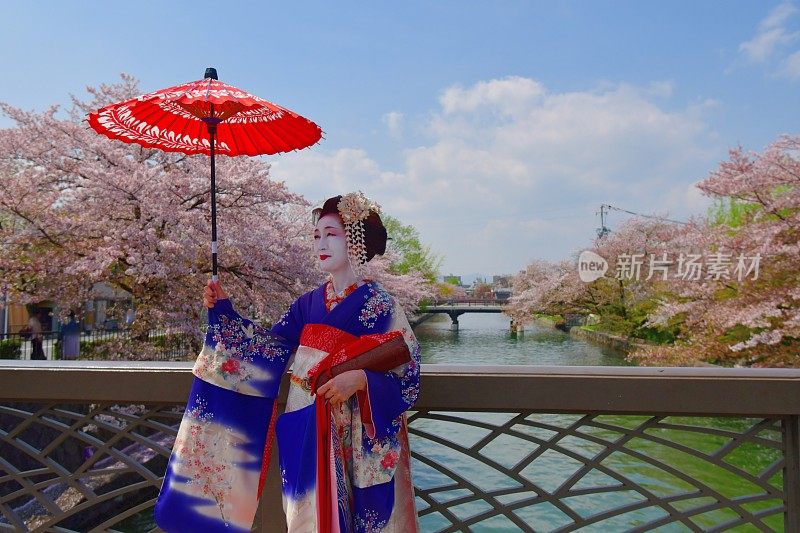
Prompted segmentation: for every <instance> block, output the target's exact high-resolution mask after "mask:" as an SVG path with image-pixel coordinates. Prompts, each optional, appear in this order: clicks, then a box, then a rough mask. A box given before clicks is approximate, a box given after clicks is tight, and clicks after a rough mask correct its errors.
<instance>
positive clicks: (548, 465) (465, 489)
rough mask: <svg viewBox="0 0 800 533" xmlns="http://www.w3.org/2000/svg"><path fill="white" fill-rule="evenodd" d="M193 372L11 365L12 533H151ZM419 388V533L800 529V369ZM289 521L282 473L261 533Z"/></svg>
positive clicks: (520, 376) (473, 380) (558, 371)
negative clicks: (282, 492) (284, 511)
mask: <svg viewBox="0 0 800 533" xmlns="http://www.w3.org/2000/svg"><path fill="white" fill-rule="evenodd" d="M189 369H190V364H187V363H152V362H151V363H121V362H116V363H89V362H58V363H48V364H45V365H42V364H36V363H33V362H13V363H12V362H0V530H8V531H59V532H69V531H124V532H134V531H142V532H146V531H154V530H155V525H154V523H153V521H152V510H153V505H154V503H155V498H156V496H157V494H158V490H159V488H160V486H161V480H162V477H163V473H164V470H165V467H166V463H167V459H168V457H169V454H170V451H171V448H172V443H173V441H174V438H175V434H176V430H177V427H178V424H179V422H180V418H181V415H182V411H183V403H182V402H183V401H184V400H185V398H186V396H187V395H188V389H189V385H190V383H191V379H192V376H191V373H190V371H189ZM422 390H423V395H422V396H421V397H420V400H419V401H418V403H417V406H416V407H415V408H416V410H415V411H413V412H411V413H409V432H410V439H411V448H412V462H413V463H412V474H413V477H414V483H415V487H416V492H417V507H418V511H419V517H420V525H421V528H422V531H519V530H523V531H564V532H566V531H577V530H581V531H592V532H595V531H609V532H618V531H651V530H656V531H670V532H671V531H723V530H725V531H728V530H733V531H798V530H800V528H798V522H797V520H798V516H797V513H798V507H799V506H800V505H799V504H800V498H798V490H799V488H800V487H799V485H800V480H799V479H798V462H799V461H798V459H800V458H799V457H798V450H799V449H800V448H798V411H800V409H799V408H800V394H798V392H800V371H797V370H788V369H786V370H765V371H763V372H759V371H755V370H742V371H740V370H738V369H737V370H736V371H733V372H728V371H727V370H726V369H717V368H703V369H666V370H665V369H646V368H631V367H616V368H605V369H598V368H596V367H570V368H561V367H481V368H478V367H445V366H439V365H423V382H422ZM731 391H737V392H738V394H736V395H734V394H731ZM274 459H275V455H273V460H274ZM274 467H275V465H274V464H273V465H272V467H271V472H275V468H274ZM282 523H283V516H282V510H281V503H280V484H279V482H278V481H277V478H276V476H274V475H273V476H269V478H268V483H267V487H266V489H265V493H264V497H263V498H262V506H261V509H260V512H259V516H258V517H257V519H256V523H255V524H254V530H256V531H275V530H281V528H280V527H279V526H277V524H282Z"/></svg>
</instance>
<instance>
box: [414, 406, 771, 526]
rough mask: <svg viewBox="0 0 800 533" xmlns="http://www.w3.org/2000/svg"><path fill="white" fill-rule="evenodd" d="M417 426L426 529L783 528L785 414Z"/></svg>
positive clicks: (551, 417) (469, 419) (483, 417)
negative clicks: (749, 526) (774, 417)
mask: <svg viewBox="0 0 800 533" xmlns="http://www.w3.org/2000/svg"><path fill="white" fill-rule="evenodd" d="M410 431H411V434H412V443H411V447H412V454H413V457H414V459H415V461H416V462H415V464H414V467H415V468H414V470H413V471H414V480H415V484H416V489H417V499H418V506H417V507H418V511H419V515H420V521H421V524H422V526H423V529H424V530H426V531H462V530H463V528H464V527H470V528H471V529H473V530H476V531H477V530H481V529H486V530H491V531H498V530H505V531H515V530H523V531H556V530H557V531H575V530H578V529H580V528H584V527H588V526H591V527H592V529H591V531H628V530H633V531H637V530H638V531H650V530H653V529H656V528H658V527H660V526H668V525H669V526H672V527H673V529H670V531H710V530H723V529H727V528H733V527H735V526H739V525H743V524H751V525H754V526H756V527H757V528H759V530H763V531H781V530H783V520H784V519H783V513H784V511H785V510H786V504H785V500H786V495H785V493H784V491H783V482H782V474H783V468H784V467H785V461H784V458H783V448H784V446H783V438H782V435H783V433H784V431H783V426H782V423H781V420H780V419H772V418H763V419H751V418H732V419H720V418H705V417H692V418H689V417H662V416H651V417H642V416H631V415H628V416H612V415H594V416H593V415H567V414H545V413H534V414H531V413H525V412H523V413H442V412H431V411H427V412H417V413H415V414H414V415H413V416H412V417H411V422H410ZM665 530H666V529H665Z"/></svg>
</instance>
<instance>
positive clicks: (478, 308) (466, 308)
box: [425, 299, 508, 331]
mask: <svg viewBox="0 0 800 533" xmlns="http://www.w3.org/2000/svg"><path fill="white" fill-rule="evenodd" d="M507 303H508V300H497V299H489V300H455V299H453V300H437V301H435V302H433V303H432V304H430V305H428V306H427V307H425V312H426V313H444V314H447V315H450V320H452V321H453V323H452V324H451V325H450V329H452V330H453V331H458V317H459V316H461V315H463V314H464V313H502V312H503V306H504V305H506V304H507Z"/></svg>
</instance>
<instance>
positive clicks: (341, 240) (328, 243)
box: [314, 213, 348, 273]
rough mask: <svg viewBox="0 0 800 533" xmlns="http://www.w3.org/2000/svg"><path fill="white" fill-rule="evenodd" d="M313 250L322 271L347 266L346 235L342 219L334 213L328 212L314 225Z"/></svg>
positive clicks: (331, 270) (330, 271)
mask: <svg viewBox="0 0 800 533" xmlns="http://www.w3.org/2000/svg"><path fill="white" fill-rule="evenodd" d="M314 252H315V254H316V257H317V264H318V265H319V268H320V269H321V270H322V271H323V272H328V273H332V272H337V271H340V270H341V269H343V268H347V267H348V259H347V235H346V234H345V231H344V225H343V224H342V220H341V219H340V218H339V217H338V216H337V215H335V214H334V213H328V214H327V215H325V216H323V217H322V218H320V219H319V221H317V223H316V224H315V225H314Z"/></svg>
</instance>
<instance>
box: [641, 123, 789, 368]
mask: <svg viewBox="0 0 800 533" xmlns="http://www.w3.org/2000/svg"><path fill="white" fill-rule="evenodd" d="M798 185H800V137H797V136H785V137H782V138H780V139H778V140H777V141H776V142H774V143H773V144H771V145H770V146H769V147H768V148H767V149H766V150H764V152H763V153H746V152H745V151H744V150H743V149H741V148H737V149H735V150H732V151H731V152H730V157H729V159H728V160H727V161H725V162H723V163H722V164H720V166H719V168H718V169H716V170H715V171H714V172H712V173H711V174H710V175H709V176H708V177H707V178H706V179H705V180H703V181H702V182H700V183H699V184H698V187H699V188H700V190H702V191H703V192H704V193H705V194H707V195H709V196H711V197H712V198H715V199H717V200H721V199H730V200H732V201H733V205H736V204H745V205H746V206H747V208H745V209H738V210H737V212H736V213H735V217H733V218H734V219H735V223H733V224H731V223H728V221H726V220H724V219H723V220H716V221H709V222H707V223H706V224H705V225H702V226H696V227H694V228H691V229H690V230H688V231H685V232H684V233H683V234H682V235H681V236H680V240H678V239H676V244H683V245H688V244H690V243H691V244H693V245H695V246H698V245H699V246H700V247H702V248H705V250H707V253H709V254H714V255H713V256H714V257H715V258H716V259H718V260H719V261H718V263H721V265H718V266H722V267H724V268H717V269H715V270H714V272H710V273H709V272H707V273H705V275H704V277H703V279H702V281H701V282H697V281H684V280H672V282H671V291H672V293H673V294H674V296H673V297H671V298H665V299H664V301H663V302H662V303H661V305H660V307H659V309H658V310H657V311H656V312H655V313H654V314H653V316H652V318H651V322H652V323H654V324H660V323H664V321H666V320H670V319H674V318H675V317H681V318H682V319H683V320H684V321H685V331H686V333H685V335H684V337H683V338H682V339H681V340H680V342H678V343H676V344H675V345H674V346H664V347H656V348H652V349H647V350H643V351H641V352H639V353H636V354H634V358H636V359H637V360H640V361H642V362H645V363H649V364H672V363H674V362H675V361H685V360H687V359H691V360H706V361H711V362H716V363H721V364H728V365H730V364H733V365H741V366H771V367H782V366H794V367H796V366H800V342H798V338H799V337H800V270H799V269H798V268H797V265H798V264H800V240H799V239H798V237H799V235H798V230H800V187H798ZM754 266H757V267H758V268H757V271H756V270H755V268H754Z"/></svg>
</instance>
